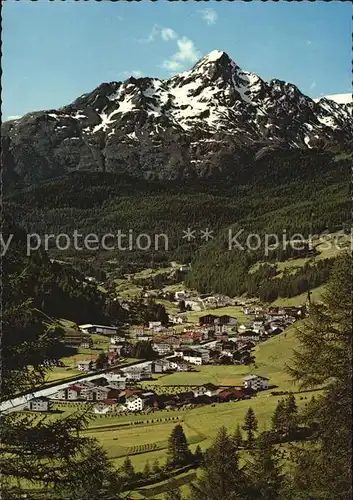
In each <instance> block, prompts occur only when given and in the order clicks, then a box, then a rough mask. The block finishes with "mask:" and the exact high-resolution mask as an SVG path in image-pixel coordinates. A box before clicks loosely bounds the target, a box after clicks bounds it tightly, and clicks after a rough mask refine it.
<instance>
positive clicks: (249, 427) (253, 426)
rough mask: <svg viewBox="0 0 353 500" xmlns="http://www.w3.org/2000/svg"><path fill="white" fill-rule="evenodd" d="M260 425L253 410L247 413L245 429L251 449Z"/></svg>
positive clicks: (250, 409)
mask: <svg viewBox="0 0 353 500" xmlns="http://www.w3.org/2000/svg"><path fill="white" fill-rule="evenodd" d="M257 427H258V423H257V418H256V415H255V412H254V410H253V409H252V408H249V409H248V411H247V412H246V415H245V419H244V425H243V429H244V431H246V435H247V446H248V448H251V447H252V445H253V444H254V439H255V432H256V431H257Z"/></svg>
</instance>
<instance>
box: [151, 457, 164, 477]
mask: <svg viewBox="0 0 353 500" xmlns="http://www.w3.org/2000/svg"><path fill="white" fill-rule="evenodd" d="M161 470H162V469H161V466H160V465H159V461H158V459H157V458H156V460H155V461H154V462H153V465H152V473H153V474H160V472H161Z"/></svg>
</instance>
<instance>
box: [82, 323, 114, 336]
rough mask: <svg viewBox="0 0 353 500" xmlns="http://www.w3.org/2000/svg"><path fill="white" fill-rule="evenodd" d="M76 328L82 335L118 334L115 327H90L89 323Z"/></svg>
mask: <svg viewBox="0 0 353 500" xmlns="http://www.w3.org/2000/svg"><path fill="white" fill-rule="evenodd" d="M78 327H79V329H80V330H81V332H84V333H99V334H103V335H116V334H117V333H118V327H117V326H109V325H92V324H91V323H87V324H84V325H79V326H78Z"/></svg>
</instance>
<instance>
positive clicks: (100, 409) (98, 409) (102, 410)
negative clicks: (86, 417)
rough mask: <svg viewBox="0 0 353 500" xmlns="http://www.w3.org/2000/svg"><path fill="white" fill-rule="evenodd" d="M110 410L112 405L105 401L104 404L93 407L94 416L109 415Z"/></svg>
mask: <svg viewBox="0 0 353 500" xmlns="http://www.w3.org/2000/svg"><path fill="white" fill-rule="evenodd" d="M111 410H112V404H111V403H108V402H107V401H105V402H104V403H102V402H100V403H97V404H96V405H95V406H94V407H93V412H94V413H95V414H96V415H106V414H107V413H109V412H110V411H111Z"/></svg>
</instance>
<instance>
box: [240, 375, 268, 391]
mask: <svg viewBox="0 0 353 500" xmlns="http://www.w3.org/2000/svg"><path fill="white" fill-rule="evenodd" d="M268 381H269V379H268V378H267V377H262V376H261V375H248V376H246V377H244V387H245V389H253V390H254V391H261V390H265V389H268V387H269V383H268Z"/></svg>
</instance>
